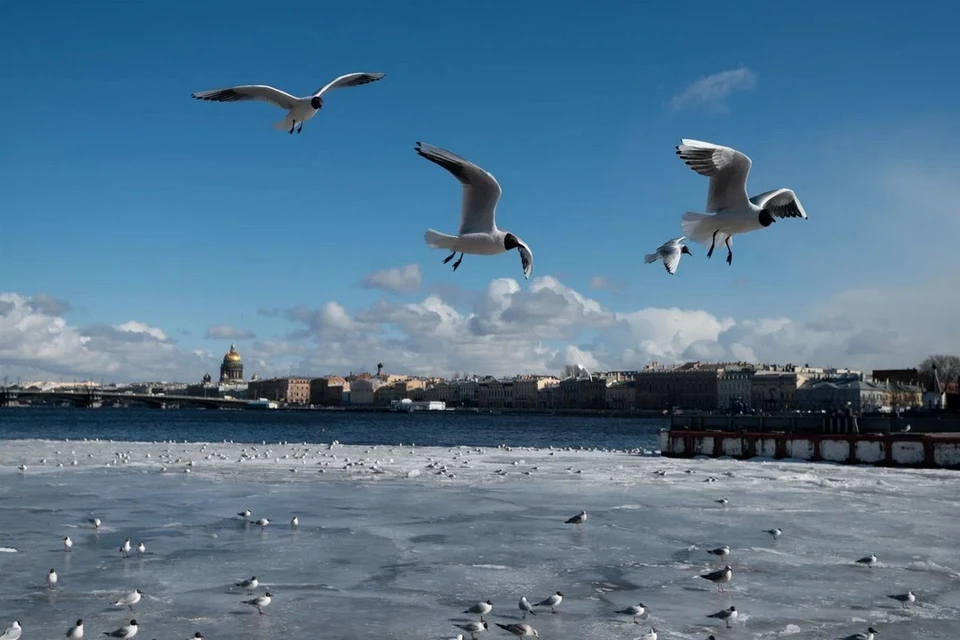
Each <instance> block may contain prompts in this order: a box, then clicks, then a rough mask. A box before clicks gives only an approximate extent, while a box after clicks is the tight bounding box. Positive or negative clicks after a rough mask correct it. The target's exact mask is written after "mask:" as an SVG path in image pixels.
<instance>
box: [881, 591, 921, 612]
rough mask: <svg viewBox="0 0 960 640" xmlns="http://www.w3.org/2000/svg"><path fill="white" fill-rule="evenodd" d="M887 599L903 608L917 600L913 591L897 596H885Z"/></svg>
mask: <svg viewBox="0 0 960 640" xmlns="http://www.w3.org/2000/svg"><path fill="white" fill-rule="evenodd" d="M887 597H888V598H893V599H894V600H896V601H897V602H899V603H900V604H901V606H903V607H904V608H906V607H907V605H910V604H913V603H914V602H916V600H917V596H916V594H915V593H914V592H913V591H907V592H906V593H900V594H897V595H892V596H887Z"/></svg>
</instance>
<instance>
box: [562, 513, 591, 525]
mask: <svg viewBox="0 0 960 640" xmlns="http://www.w3.org/2000/svg"><path fill="white" fill-rule="evenodd" d="M586 521H587V512H586V511H581V512H580V513H578V514H577V515H575V516H571V517H570V518H567V520H566V521H565V522H564V524H575V525H577V527H578V528H579V527H581V526H583V523H584V522H586Z"/></svg>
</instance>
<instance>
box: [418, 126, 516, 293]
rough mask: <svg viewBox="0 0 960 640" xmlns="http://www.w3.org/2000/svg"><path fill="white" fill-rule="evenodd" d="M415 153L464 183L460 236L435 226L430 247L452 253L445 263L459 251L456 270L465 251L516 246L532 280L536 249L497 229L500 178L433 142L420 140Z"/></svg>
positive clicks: (491, 251) (482, 253)
mask: <svg viewBox="0 0 960 640" xmlns="http://www.w3.org/2000/svg"><path fill="white" fill-rule="evenodd" d="M416 152H417V153H418V154H420V156H421V157H424V158H426V159H427V160H429V161H430V162H433V163H434V164H437V165H440V166H441V167H443V168H444V169H446V170H447V171H449V172H450V173H451V174H453V176H454V177H455V178H456V179H457V180H459V181H460V182H461V183H462V184H463V197H462V199H461V203H460V230H459V231H458V232H457V235H455V236H451V235H448V234H446V233H440V232H439V231H436V230H434V229H427V230H426V232H425V233H424V234H423V238H424V240H426V242H427V244H428V245H430V246H431V247H433V248H435V249H446V250H447V251H451V252H452V253H451V254H450V255H449V256H447V257H446V258H445V259H444V261H443V264H447V263H448V262H450V261H451V260H453V257H454V256H455V255H457V253H458V252H459V253H460V258H459V259H457V261H456V262H454V263H453V270H454V271H456V270H457V267H459V266H460V263H461V262H463V254H465V253H469V254H470V255H478V256H495V255H499V254H501V253H504V252H507V251H510V250H511V249H516V250H517V252H518V253H519V254H520V266H521V267H522V268H523V277H524V278H525V279H529V278H530V274H531V273H532V272H533V252H532V251H531V250H530V247H529V246H528V245H527V244H526V243H525V242H524V241H523V240H521V239H520V238H518V237H517V236H515V235H514V234H512V233H510V232H509V231H504V230H502V229H499V228H497V221H496V211H497V203H498V202H499V201H500V194H501V193H502V191H501V190H500V184H499V183H498V182H497V179H496V178H494V177H493V175H492V174H490V173H489V172H487V171H484V170H483V169H481V168H480V167H478V166H477V165H475V164H473V163H472V162H470V161H468V160H464V159H463V158H461V157H460V156H458V155H456V154H455V153H451V152H449V151H447V150H446V149H441V148H440V147H437V146H434V145H432V144H427V143H426V142H418V143H417V147H416Z"/></svg>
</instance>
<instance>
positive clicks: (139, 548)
mask: <svg viewBox="0 0 960 640" xmlns="http://www.w3.org/2000/svg"><path fill="white" fill-rule="evenodd" d="M146 552H147V545H145V544H143V542H142V541H141V542H139V543H138V544H137V553H138V554H139V555H141V556H142V555H143V554H145V553H146Z"/></svg>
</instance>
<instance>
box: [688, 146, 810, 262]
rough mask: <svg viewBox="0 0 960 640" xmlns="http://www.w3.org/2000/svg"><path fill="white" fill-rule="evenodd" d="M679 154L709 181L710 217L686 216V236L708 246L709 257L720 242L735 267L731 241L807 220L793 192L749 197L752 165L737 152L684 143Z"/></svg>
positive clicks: (690, 213)
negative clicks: (781, 222) (775, 225)
mask: <svg viewBox="0 0 960 640" xmlns="http://www.w3.org/2000/svg"><path fill="white" fill-rule="evenodd" d="M677 155H678V156H680V159H681V160H683V161H684V162H685V163H686V164H687V166H688V167H690V168H691V169H693V170H694V171H696V172H697V173H699V174H700V175H702V176H706V177H708V178H710V186H709V188H708V189H707V208H706V211H707V213H708V214H709V213H712V214H714V215H705V214H702V213H694V212H692V211H688V212H686V213H685V214H683V222H682V223H681V226H682V228H683V235H684V236H686V237H687V238H689V239H690V240H691V241H693V242H698V243H700V244H707V243H708V242H709V243H710V250H709V251H708V252H707V257H708V258H709V257H711V256H712V255H713V249H714V247H716V245H717V243H718V242H723V243H724V244H726V245H727V264H733V249H732V248H731V247H730V243H731V242H732V241H733V236H735V235H737V234H741V233H747V232H748V231H756V230H757V229H763V228H765V227H769V226H770V225H771V224H773V223H774V222H775V221H776V219H777V218H804V219H806V218H807V212H806V211H804V210H803V205H801V204H800V200H798V199H797V195H796V194H795V193H794V192H793V191H792V190H790V189H774V190H773V191H767V192H765V193H761V194H760V195H758V196H754V197H752V198H750V197H748V196H747V176H748V175H749V174H750V166H751V165H752V164H753V163H752V161H751V160H750V158H748V157H747V156H746V155H744V154H743V153H740V152H739V151H737V150H736V149H731V148H730V147H722V146H720V145H716V144H713V143H710V142H702V141H700V140H687V139H683V140H681V141H680V144H679V145H677Z"/></svg>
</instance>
